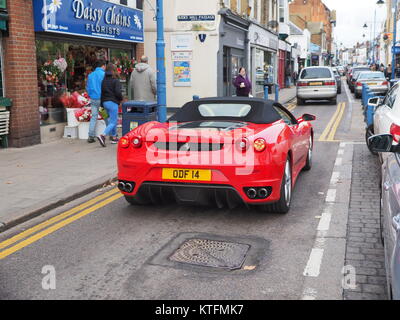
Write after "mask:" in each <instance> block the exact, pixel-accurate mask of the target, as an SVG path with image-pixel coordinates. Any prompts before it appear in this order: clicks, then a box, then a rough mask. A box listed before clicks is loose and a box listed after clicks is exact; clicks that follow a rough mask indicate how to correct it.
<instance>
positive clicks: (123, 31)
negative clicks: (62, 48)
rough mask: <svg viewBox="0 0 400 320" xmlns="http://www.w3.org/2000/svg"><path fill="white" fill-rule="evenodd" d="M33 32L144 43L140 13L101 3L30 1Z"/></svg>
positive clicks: (141, 15) (80, 0) (89, 0)
mask: <svg viewBox="0 0 400 320" xmlns="http://www.w3.org/2000/svg"><path fill="white" fill-rule="evenodd" d="M33 10H34V17H35V31H37V32H55V33H64V34H73V35H79V36H86V37H94V38H103V39H114V40H119V41H130V42H143V40H144V37H143V29H144V28H143V11H141V10H137V9H132V8H128V7H125V6H120V5H116V4H114V3H110V2H106V1H102V0H33Z"/></svg>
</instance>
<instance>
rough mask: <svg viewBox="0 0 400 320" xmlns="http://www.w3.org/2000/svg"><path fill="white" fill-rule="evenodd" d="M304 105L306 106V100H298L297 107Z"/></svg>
mask: <svg viewBox="0 0 400 320" xmlns="http://www.w3.org/2000/svg"><path fill="white" fill-rule="evenodd" d="M303 104H305V100H304V99H300V98H297V105H298V106H302V105H303Z"/></svg>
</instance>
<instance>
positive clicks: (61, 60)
mask: <svg viewBox="0 0 400 320" xmlns="http://www.w3.org/2000/svg"><path fill="white" fill-rule="evenodd" d="M53 64H54V65H55V66H56V67H57V68H58V69H59V70H60V72H61V73H64V72H65V70H67V67H68V64H67V61H65V59H64V58H59V59H57V60H54V62H53Z"/></svg>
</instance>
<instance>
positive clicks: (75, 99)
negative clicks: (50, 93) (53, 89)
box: [60, 91, 90, 108]
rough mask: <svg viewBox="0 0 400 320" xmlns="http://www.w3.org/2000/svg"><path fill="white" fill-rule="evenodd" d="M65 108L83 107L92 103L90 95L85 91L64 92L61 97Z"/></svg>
mask: <svg viewBox="0 0 400 320" xmlns="http://www.w3.org/2000/svg"><path fill="white" fill-rule="evenodd" d="M60 100H61V102H62V104H63V105H64V107H65V108H82V107H85V106H88V105H89V104H90V98H89V95H88V94H87V93H86V92H84V93H82V94H80V93H79V92H77V91H75V92H74V93H72V94H71V93H69V92H67V93H64V94H63V95H62V96H61V98H60Z"/></svg>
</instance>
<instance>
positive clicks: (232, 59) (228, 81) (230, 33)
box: [218, 9, 250, 97]
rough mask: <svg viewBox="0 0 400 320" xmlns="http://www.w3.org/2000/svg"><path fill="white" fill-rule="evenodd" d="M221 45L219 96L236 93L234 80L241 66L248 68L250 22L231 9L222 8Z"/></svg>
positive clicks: (219, 54) (219, 55)
mask: <svg viewBox="0 0 400 320" xmlns="http://www.w3.org/2000/svg"><path fill="white" fill-rule="evenodd" d="M219 14H220V15H221V16H222V19H221V23H220V31H219V34H220V47H219V53H218V96H225V97H226V96H233V95H236V89H235V88H234V86H233V80H234V79H235V77H236V76H237V75H238V73H239V69H240V67H245V68H246V69H248V60H247V49H248V48H247V43H248V39H247V33H248V30H249V25H250V22H249V21H248V20H246V19H243V18H241V17H239V16H237V15H235V14H233V13H232V12H231V11H230V10H229V9H222V10H220V12H219Z"/></svg>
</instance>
